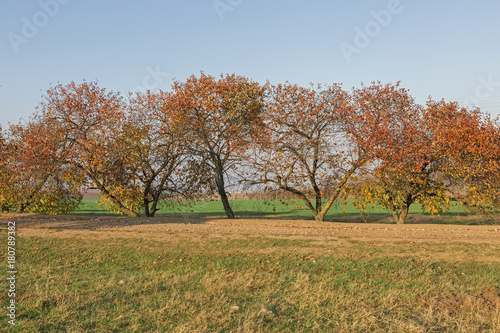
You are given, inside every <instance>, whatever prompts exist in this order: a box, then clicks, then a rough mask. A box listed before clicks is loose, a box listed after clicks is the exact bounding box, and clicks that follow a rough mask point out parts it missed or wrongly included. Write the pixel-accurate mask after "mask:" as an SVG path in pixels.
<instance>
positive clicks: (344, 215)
mask: <svg viewBox="0 0 500 333" xmlns="http://www.w3.org/2000/svg"><path fill="white" fill-rule="evenodd" d="M285 203H286V204H283V203H281V201H279V200H231V207H232V208H233V210H234V211H235V213H236V215H237V216H239V217H245V218H248V217H283V218H287V217H303V218H305V219H313V217H312V214H311V213H310V212H309V210H307V209H306V208H304V209H297V208H296V207H295V205H293V201H292V200H286V201H285ZM160 208H161V210H160V211H158V212H157V213H156V214H157V215H181V214H182V215H190V216H192V217H197V218H206V217H211V218H216V217H225V214H224V210H223V207H222V204H221V202H220V201H201V200H200V201H192V202H190V204H189V205H183V204H179V203H176V202H165V203H164V204H162V206H161V207H160ZM343 209H344V210H343ZM75 214H110V213H109V212H107V211H106V208H105V207H103V206H102V207H100V206H99V205H98V204H97V203H96V201H95V200H93V199H84V200H83V202H82V205H81V206H80V208H79V209H78V210H77V211H76V212H75ZM410 214H423V215H427V216H428V215H429V214H427V213H423V212H422V206H421V205H420V204H414V205H412V206H411V207H410ZM465 215H466V210H465V208H464V207H463V206H462V205H460V204H458V203H453V204H452V205H451V207H450V210H449V211H448V212H444V213H442V214H441V216H442V217H444V218H443V222H446V223H463V222H464V221H461V220H463V219H462V218H461V217H463V216H465ZM389 217H390V212H389V211H388V210H387V209H383V208H382V207H379V206H377V207H374V208H370V209H368V211H367V212H365V213H364V214H363V215H361V214H360V211H359V210H358V209H357V208H355V207H354V205H353V203H352V201H351V200H349V201H348V203H347V205H341V204H337V205H334V206H333V207H332V208H331V209H330V211H329V212H328V214H327V217H326V220H327V221H333V220H334V221H338V222H365V221H370V220H375V221H377V222H379V221H380V220H383V219H388V218H389ZM370 218H371V219H370ZM388 220H389V221H387V222H391V220H390V218H389V219H388ZM476 222H477V221H476V220H475V219H472V220H471V219H468V221H467V223H476Z"/></svg>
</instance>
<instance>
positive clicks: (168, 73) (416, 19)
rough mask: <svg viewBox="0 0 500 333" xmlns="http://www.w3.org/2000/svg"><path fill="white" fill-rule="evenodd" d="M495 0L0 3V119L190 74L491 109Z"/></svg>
mask: <svg viewBox="0 0 500 333" xmlns="http://www.w3.org/2000/svg"><path fill="white" fill-rule="evenodd" d="M499 13H500V2H499V1H494V0H490V1H485V0H476V1H463V0H441V1H430V0H380V1H379V0H371V1H368V0H359V1H354V0H353V1H348V0H309V1H305V0H302V1H299V0H266V1H264V0H176V1H172V0H143V1H128V0H121V1H116V0H106V1H103V0H39V1H34V0H23V1H14V0H0V22H1V23H0V57H1V61H0V125H2V126H3V127H4V128H5V127H6V126H8V124H9V123H14V124H16V123H18V122H25V121H27V120H29V118H30V117H31V115H32V114H33V113H34V112H35V111H36V106H37V104H38V103H39V102H40V101H41V99H42V95H43V92H44V91H46V90H47V89H49V88H50V87H51V86H54V85H55V84H57V83H61V84H67V83H69V82H71V81H75V82H77V83H78V82H82V81H83V80H87V81H94V80H98V81H99V85H100V86H101V87H103V88H106V89H107V90H112V91H119V92H121V93H122V94H124V95H126V94H127V93H128V92H135V91H145V90H146V89H150V90H159V89H161V90H169V89H170V86H171V84H172V82H173V80H178V81H184V80H185V79H186V78H187V77H189V76H190V75H193V74H194V75H199V74H200V71H203V72H204V73H205V74H210V75H214V76H219V75H220V74H223V73H229V74H231V73H236V74H239V75H244V76H246V77H248V78H251V79H253V80H254V81H257V82H260V83H265V82H266V81H267V80H269V81H270V82H272V83H281V82H285V81H288V82H290V83H296V84H299V85H308V84H309V83H323V84H331V83H342V84H343V87H344V88H345V89H347V90H348V89H351V88H352V87H360V86H361V84H362V83H364V84H369V83H371V82H373V81H380V82H382V83H396V82H400V84H401V86H402V87H404V88H407V89H409V91H410V94H411V95H413V97H415V99H416V100H417V102H419V103H425V101H426V100H427V98H428V97H432V98H433V99H436V100H440V99H445V100H449V101H457V102H459V103H460V104H461V105H463V106H472V105H475V106H478V107H480V108H481V110H482V111H484V112H487V113H489V114H491V115H493V116H498V115H499V114H500V62H499V60H500V57H499V55H500V19H499V17H498V15H499Z"/></svg>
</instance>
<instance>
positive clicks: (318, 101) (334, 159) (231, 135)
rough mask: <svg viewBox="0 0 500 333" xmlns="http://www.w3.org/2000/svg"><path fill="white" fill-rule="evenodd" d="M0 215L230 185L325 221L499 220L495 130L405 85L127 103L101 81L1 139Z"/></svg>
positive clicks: (208, 91)
mask: <svg viewBox="0 0 500 333" xmlns="http://www.w3.org/2000/svg"><path fill="white" fill-rule="evenodd" d="M0 134H1V135H0V206H1V208H2V211H3V212H9V211H17V212H23V211H32V212H42V213H65V212H71V211H73V210H74V209H76V207H77V206H78V205H79V203H80V200H81V192H82V190H84V189H86V188H89V187H92V188H96V189H98V190H99V191H100V200H101V203H102V204H103V205H106V206H107V207H108V208H109V209H110V210H113V211H115V212H119V213H122V214H126V215H129V216H139V215H141V214H143V215H145V216H153V215H154V214H155V212H157V211H158V210H159V206H160V205H161V204H165V203H168V202H169V201H168V200H171V202H182V199H197V198H206V197H209V196H210V197H213V196H214V195H216V196H217V197H219V198H220V200H221V203H222V205H223V207H224V210H225V212H226V215H227V217H228V218H234V217H235V213H234V211H233V209H232V207H231V203H230V200H229V194H228V190H227V189H228V186H229V185H233V186H234V185H238V184H240V186H243V185H248V186H254V187H255V188H257V187H259V186H260V188H262V187H263V188H264V189H266V190H269V191H274V190H276V191H284V192H288V193H290V194H291V195H293V196H294V197H295V198H297V199H299V200H298V201H296V202H297V206H298V208H304V207H305V208H306V209H308V210H309V211H310V212H311V213H312V215H313V216H314V218H315V219H316V220H317V221H323V220H324V217H325V215H326V213H327V212H328V211H329V209H330V208H331V207H332V206H333V205H334V204H336V203H339V202H341V201H343V200H344V199H346V198H352V199H353V200H354V202H355V203H356V205H357V206H358V207H359V208H360V209H361V210H365V209H366V208H367V207H368V206H370V205H375V204H377V205H381V206H383V207H385V208H387V209H388V210H389V211H390V212H391V214H392V216H393V217H394V221H395V222H397V223H404V222H405V220H406V218H407V216H408V212H409V208H410V206H411V205H412V204H415V203H420V204H421V205H422V207H423V209H424V210H426V211H427V212H429V213H440V212H442V211H446V210H447V209H448V208H449V205H450V201H452V200H455V201H460V202H462V203H463V204H465V205H467V206H468V207H469V208H470V209H471V210H475V211H480V212H483V213H486V212H492V211H496V210H497V208H498V207H500V179H499V176H498V175H499V174H500V173H499V170H500V158H499V156H500V129H499V126H498V122H497V120H493V119H491V118H490V117H488V116H487V115H485V114H483V113H481V111H480V110H478V109H471V108H463V107H460V106H459V105H458V104H457V103H454V102H446V101H434V100H429V101H428V102H427V103H426V104H425V105H419V104H418V103H416V102H415V101H414V99H413V98H412V97H411V95H410V94H409V92H408V91H407V90H406V89H404V88H402V87H400V86H399V84H382V83H379V82H375V83H372V84H371V85H362V86H361V87H360V88H354V89H351V90H344V89H343V88H342V86H341V85H340V84H331V85H310V86H308V87H301V86H299V85H294V84H290V83H283V84H277V85H273V84H271V83H267V84H265V85H260V84H258V83H256V82H254V81H252V80H250V79H248V78H246V77H243V76H238V75H235V74H232V75H222V76H220V77H219V78H216V77H212V76H209V75H205V74H204V73H201V74H200V75H199V76H194V75H193V76H191V77H189V78H188V79H187V80H185V81H184V82H180V81H176V82H174V83H173V85H172V89H171V90H170V91H156V92H151V91H147V92H145V93H136V94H132V93H131V94H129V96H122V95H121V94H119V93H118V92H113V91H107V90H106V89H104V88H101V87H99V84H98V82H85V81H84V82H82V83H80V84H77V83H74V82H71V83H69V84H67V85H62V84H58V85H55V86H53V87H51V88H50V89H48V90H47V91H46V92H45V93H44V95H43V99H42V102H41V103H40V105H39V106H38V108H37V110H36V112H35V114H34V116H33V117H32V118H31V119H30V120H29V121H27V122H25V123H20V124H16V125H10V127H9V128H7V129H4V130H1V129H0Z"/></svg>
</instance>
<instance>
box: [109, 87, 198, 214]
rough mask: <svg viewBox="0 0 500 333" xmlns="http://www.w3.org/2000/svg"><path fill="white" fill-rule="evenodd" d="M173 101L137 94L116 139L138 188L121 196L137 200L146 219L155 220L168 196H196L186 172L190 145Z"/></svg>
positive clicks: (124, 190)
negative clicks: (149, 217) (153, 218)
mask: <svg viewBox="0 0 500 333" xmlns="http://www.w3.org/2000/svg"><path fill="white" fill-rule="evenodd" d="M171 99H172V98H171V94H170V93H166V92H162V91H160V92H158V93H151V92H150V91H148V92H146V93H144V94H141V93H139V94H136V95H135V96H134V97H132V98H131V99H130V103H129V108H128V112H127V115H126V119H125V120H124V123H123V126H122V128H123V129H122V131H121V132H120V133H119V134H117V137H116V139H115V141H116V142H118V150H119V152H120V155H121V156H122V157H123V161H124V165H126V168H127V171H126V172H128V173H130V174H133V175H134V179H135V180H136V184H134V185H135V186H130V184H126V185H125V186H124V187H122V193H124V195H125V196H130V197H133V198H138V200H140V201H141V207H142V208H144V212H145V215H146V216H154V214H155V212H156V211H158V210H159V208H158V205H159V202H160V199H165V198H166V197H167V196H168V195H174V196H175V195H181V196H184V197H185V198H191V197H192V196H193V193H194V192H196V189H195V186H196V182H195V181H194V180H193V177H188V176H187V175H186V173H184V172H183V170H185V168H187V166H188V164H187V163H188V156H187V154H186V148H185V147H186V143H187V141H186V140H185V138H186V137H185V133H184V132H183V130H185V129H184V128H183V127H182V124H181V119H179V118H177V117H178V116H179V114H178V113H176V112H175V110H174V109H173V108H172V107H171ZM134 192H135V193H134Z"/></svg>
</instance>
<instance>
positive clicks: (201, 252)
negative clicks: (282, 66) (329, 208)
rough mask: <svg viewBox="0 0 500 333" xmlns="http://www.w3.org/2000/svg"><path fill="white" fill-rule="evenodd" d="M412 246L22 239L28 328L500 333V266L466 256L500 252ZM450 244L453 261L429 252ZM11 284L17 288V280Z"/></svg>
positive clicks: (21, 323)
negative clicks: (410, 249) (411, 247)
mask: <svg viewBox="0 0 500 333" xmlns="http://www.w3.org/2000/svg"><path fill="white" fill-rule="evenodd" d="M408 246H409V244H408V243H367V242H356V241H350V240H337V241H335V240H331V241H328V242H321V241H317V240H315V239H309V240H308V239H291V238H287V237H282V238H279V239H278V238H267V237H263V236H261V237H241V238H238V239H226V238H222V237H218V238H214V237H201V238H200V237H198V238H193V239H186V238H185V237H184V238H179V239H177V240H175V239H174V240H171V241H169V242H158V241H152V240H143V239H140V238H135V239H134V238H129V239H105V240H81V239H78V240H74V239H70V238H66V239H55V238H38V237H30V238H22V237H20V238H19V245H18V248H19V255H18V262H19V267H18V270H19V272H20V273H19V274H18V284H19V285H18V289H19V291H20V292H19V296H18V302H19V304H20V307H19V312H18V322H17V324H18V325H17V326H16V330H17V331H19V332H59V331H60V332H498V331H499V330H500V289H499V288H500V285H499V283H500V282H499V279H498V277H499V276H500V267H499V264H498V262H496V261H488V260H483V261H481V262H480V261H477V260H471V259H470V258H468V259H467V258H466V259H463V260H460V259H457V255H459V254H463V253H472V254H473V255H480V254H481V253H485V251H489V252H488V257H493V256H495V255H496V256H498V254H500V249H499V247H498V246H497V245H495V246H485V245H484V244H467V243H464V244H446V245H443V244H427V243H420V244H418V248H415V251H414V252H413V253H411V252H410V251H408ZM441 247H444V249H445V251H447V252H448V254H449V255H450V257H449V258H448V259H443V258H437V259H433V258H432V256H429V255H428V254H429V253H432V252H433V251H434V252H437V251H438V250H439V249H440V248H441ZM400 252H406V254H400ZM452 257H454V259H453V260H451V259H450V258H452ZM0 287H1V288H2V289H3V290H6V283H5V280H4V281H2V282H1V283H0ZM2 297H3V298H4V299H3V301H4V305H5V304H6V303H5V293H3V295H2ZM4 308H5V307H4ZM4 320H5V321H6V319H5V318H4ZM14 331H15V330H14Z"/></svg>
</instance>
